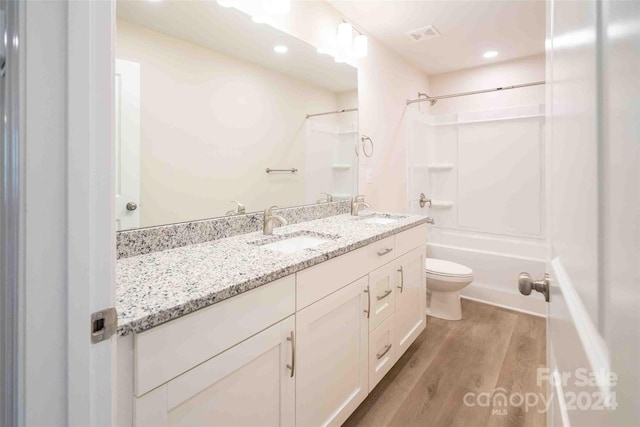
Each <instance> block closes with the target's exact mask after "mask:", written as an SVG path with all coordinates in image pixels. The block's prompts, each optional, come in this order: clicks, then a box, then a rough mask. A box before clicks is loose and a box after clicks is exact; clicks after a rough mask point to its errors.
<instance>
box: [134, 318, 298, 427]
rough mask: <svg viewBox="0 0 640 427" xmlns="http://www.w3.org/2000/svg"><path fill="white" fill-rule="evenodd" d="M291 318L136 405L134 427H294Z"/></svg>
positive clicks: (292, 328)
mask: <svg viewBox="0 0 640 427" xmlns="http://www.w3.org/2000/svg"><path fill="white" fill-rule="evenodd" d="M294 328H295V321H294V317H293V316H291V317H289V318H287V319H285V320H283V321H281V322H279V323H277V324H276V325H274V326H272V327H270V328H269V329H267V330H265V331H262V332H260V333H259V334H257V335H255V336H253V337H251V338H249V339H247V340H246V341H244V342H242V343H240V344H238V345H236V346H235V347H232V348H230V349H229V350H227V351H225V352H224V353H222V354H220V355H218V356H216V357H214V358H212V359H210V360H208V361H206V362H204V363H202V364H200V365H198V366H196V367H195V368H193V369H191V370H190V371H187V372H186V373H184V374H182V375H180V376H179V377H177V378H175V379H173V380H171V381H169V382H168V383H166V384H164V385H162V386H160V387H158V388H156V389H154V390H152V391H150V392H148V393H147V394H145V395H144V396H141V397H140V398H137V399H136V401H135V411H134V413H135V421H134V423H135V426H136V427H142V426H148V427H161V426H220V427H230V426H234V427H241V426H245V427H252V426H264V427H267V426H271V427H293V426H294V424H295V413H294V410H295V370H296V366H295V356H294V351H295V337H294V335H293V334H294Z"/></svg>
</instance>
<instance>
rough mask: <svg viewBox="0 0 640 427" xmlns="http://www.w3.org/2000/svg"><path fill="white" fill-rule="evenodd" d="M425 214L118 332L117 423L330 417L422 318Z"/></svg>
mask: <svg viewBox="0 0 640 427" xmlns="http://www.w3.org/2000/svg"><path fill="white" fill-rule="evenodd" d="M425 238H426V225H419V226H417V227H414V228H411V229H409V230H406V231H403V232H400V233H397V234H395V235H392V236H389V237H385V238H384V239H381V240H378V241H375V242H372V243H371V244H368V245H366V246H364V247H362V248H359V249H356V250H354V251H351V252H348V253H346V254H344V255H341V256H338V257H335V258H333V259H331V260H328V261H325V262H322V263H320V264H317V265H315V266H312V267H310V268H306V269H304V270H301V271H299V272H297V273H296V274H294V275H290V276H287V277H284V278H281V279H278V280H276V281H274V282H271V283H268V284H266V285H263V286H260V287H258V288H256V289H253V290H250V291H247V292H244V293H242V294H240V295H237V296H235V297H233V298H229V299H227V300H224V301H221V302H219V303H217V304H214V305H211V306H209V307H207V308H204V309H202V310H199V311H196V312H194V313H191V314H188V315H185V316H182V317H179V318H178V319H175V320H172V321H170V322H166V323H164V324H162V325H159V326H157V327H154V328H151V329H149V330H146V331H144V332H141V333H138V334H133V336H125V337H121V338H120V340H119V341H118V346H119V348H118V354H119V356H118V365H119V366H118V372H119V377H118V391H119V394H120V396H119V398H118V402H119V403H118V424H119V425H123V426H127V425H135V426H181V425H191V426H193V425H202V426H299V427H312V426H313V427H315V426H325V425H329V426H338V425H340V424H342V423H343V422H344V421H345V420H346V419H347V418H348V417H349V415H351V413H352V412H353V411H354V410H355V409H356V408H357V407H358V405H359V404H360V403H362V401H363V400H364V399H365V398H366V396H367V394H368V393H369V392H370V391H371V390H372V389H373V388H374V387H375V386H376V384H378V382H379V381H380V380H381V379H382V378H383V377H384V375H385V374H386V373H387V372H388V371H389V370H390V369H391V367H392V366H393V365H394V364H395V363H396V362H397V360H398V359H399V358H400V357H401V356H402V354H403V353H404V352H405V351H406V349H407V348H408V346H409V345H411V343H412V342H413V341H414V340H415V338H416V337H417V336H418V335H419V334H420V332H422V331H423V330H424V328H425V326H426V312H425V307H426V283H425V272H424V271H425V269H424V266H425V257H426V247H425Z"/></svg>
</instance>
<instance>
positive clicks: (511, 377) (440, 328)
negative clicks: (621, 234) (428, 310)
mask: <svg viewBox="0 0 640 427" xmlns="http://www.w3.org/2000/svg"><path fill="white" fill-rule="evenodd" d="M462 315H463V319H462V320H460V321H445V320H440V319H436V318H433V317H429V318H428V319H427V327H426V329H425V331H424V332H423V333H422V334H421V335H420V336H419V337H418V338H417V339H416V341H415V342H414V343H413V345H412V346H411V347H409V349H408V350H407V352H406V353H405V354H404V355H403V356H402V358H400V360H399V361H398V363H397V364H396V366H394V367H393V368H392V369H391V371H389V373H388V374H387V375H386V376H385V377H384V378H383V379H382V381H380V383H379V384H378V385H377V386H376V388H375V389H374V390H373V391H372V392H371V394H370V395H369V396H368V397H367V399H366V400H365V401H364V402H363V403H362V404H361V405H360V407H358V409H356V411H355V412H354V413H353V414H352V415H351V417H350V418H349V419H348V420H347V421H346V422H345V424H344V426H347V427H353V426H373V427H380V426H399V427H412V426H420V427H427V426H432V427H450V426H460V427H476V426H477V427H481V426H491V427H493V426H514V427H515V426H531V427H544V426H545V425H546V414H545V413H541V412H539V411H538V410H537V409H538V408H542V407H543V404H542V403H540V405H539V406H538V407H536V408H532V409H529V410H528V411H527V410H525V405H524V404H523V405H520V406H511V405H508V406H499V404H498V405H496V407H491V406H490V405H485V406H479V405H475V406H473V407H472V406H469V405H465V403H464V396H465V394H466V393H469V392H473V393H476V395H477V394H478V393H483V392H484V393H487V392H488V393H493V392H494V391H496V392H498V393H499V392H500V391H498V390H497V389H498V388H501V389H504V393H503V394H504V395H506V396H507V397H508V396H510V395H511V394H512V393H514V392H518V393H525V392H533V393H542V394H541V395H540V394H539V395H538V396H546V384H543V385H541V386H538V385H537V384H536V370H537V368H539V367H545V366H546V337H545V320H544V319H543V318H539V317H535V316H530V315H527V314H523V313H518V312H515V311H510V310H506V309H502V308H499V307H494V306H490V305H486V304H481V303H478V302H474V301H469V300H462ZM485 396H488V395H486V394H485ZM472 397H475V396H472ZM467 401H468V402H476V400H475V398H471V397H468V398H467ZM481 402H482V401H481ZM515 403H516V404H517V403H519V402H517V399H516V401H515Z"/></svg>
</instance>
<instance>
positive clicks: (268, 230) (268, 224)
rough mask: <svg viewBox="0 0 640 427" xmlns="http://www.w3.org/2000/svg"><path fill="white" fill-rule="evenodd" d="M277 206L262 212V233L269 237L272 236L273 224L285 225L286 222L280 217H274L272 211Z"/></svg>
mask: <svg viewBox="0 0 640 427" xmlns="http://www.w3.org/2000/svg"><path fill="white" fill-rule="evenodd" d="M277 208H278V207H277V206H271V207H270V208H268V209H265V210H264V220H263V223H262V232H263V233H264V234H265V235H267V236H270V235H272V234H273V223H274V221H275V222H277V223H278V224H279V225H287V220H286V219H284V218H283V217H281V216H280V215H274V214H273V210H274V209H277Z"/></svg>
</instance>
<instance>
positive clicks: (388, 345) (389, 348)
mask: <svg viewBox="0 0 640 427" xmlns="http://www.w3.org/2000/svg"><path fill="white" fill-rule="evenodd" d="M389 350H391V344H387V345H385V346H384V350H382V353H378V354H376V357H377V358H378V360H380V359H382V358H383V357H384V355H385V354H387V353H389Z"/></svg>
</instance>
